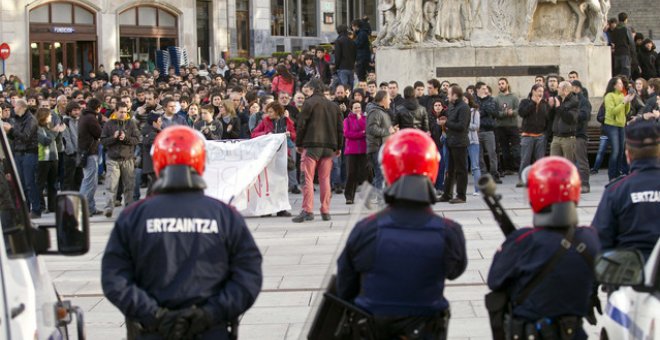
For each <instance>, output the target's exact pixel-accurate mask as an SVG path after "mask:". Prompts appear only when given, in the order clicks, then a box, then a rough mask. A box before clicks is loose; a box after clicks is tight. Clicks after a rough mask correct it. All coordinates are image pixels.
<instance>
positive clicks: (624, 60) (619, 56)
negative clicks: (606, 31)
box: [610, 13, 637, 78]
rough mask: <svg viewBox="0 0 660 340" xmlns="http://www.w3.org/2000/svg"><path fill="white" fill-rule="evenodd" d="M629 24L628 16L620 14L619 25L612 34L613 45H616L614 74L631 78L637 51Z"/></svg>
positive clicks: (613, 56) (613, 57)
mask: <svg viewBox="0 0 660 340" xmlns="http://www.w3.org/2000/svg"><path fill="white" fill-rule="evenodd" d="M627 23H628V14H626V13H619V24H618V25H617V27H616V28H615V29H614V30H613V31H612V32H611V33H610V38H611V39H612V41H611V43H612V45H614V54H613V55H612V59H613V60H612V61H613V62H614V74H616V75H621V74H622V75H625V76H626V77H628V78H630V76H631V73H632V64H633V60H634V61H636V60H637V51H636V48H635V41H634V40H633V35H632V32H631V31H630V28H628V26H627V25H626V24H627Z"/></svg>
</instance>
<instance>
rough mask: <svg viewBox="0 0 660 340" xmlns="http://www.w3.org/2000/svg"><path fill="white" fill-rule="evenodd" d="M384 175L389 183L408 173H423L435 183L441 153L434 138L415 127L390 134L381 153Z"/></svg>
mask: <svg viewBox="0 0 660 340" xmlns="http://www.w3.org/2000/svg"><path fill="white" fill-rule="evenodd" d="M380 164H381V167H382V169H383V177H384V178H385V182H387V184H388V185H392V184H393V183H394V182H396V181H397V180H399V178H401V177H403V176H406V175H422V176H426V177H428V179H429V180H430V181H431V183H435V179H436V177H437V176H438V167H439V165H440V154H439V153H438V148H437V147H436V145H435V142H433V139H431V137H429V135H427V134H426V133H424V132H422V131H419V130H415V129H403V130H401V131H399V132H397V133H396V134H394V135H392V136H390V138H389V139H388V140H387V142H385V145H383V148H382V149H381V154H380Z"/></svg>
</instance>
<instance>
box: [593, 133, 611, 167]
mask: <svg viewBox="0 0 660 340" xmlns="http://www.w3.org/2000/svg"><path fill="white" fill-rule="evenodd" d="M608 144H609V139H608V138H607V136H605V135H601V136H600V144H598V153H597V154H596V161H595V162H594V167H593V168H592V169H593V170H596V171H598V170H600V166H601V164H602V163H603V158H604V157H605V152H606V151H607V145H608Z"/></svg>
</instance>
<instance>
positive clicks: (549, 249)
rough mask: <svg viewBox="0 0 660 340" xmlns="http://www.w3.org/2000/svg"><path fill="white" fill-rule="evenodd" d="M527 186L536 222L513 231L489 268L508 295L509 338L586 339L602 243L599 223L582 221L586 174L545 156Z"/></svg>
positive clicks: (491, 281) (491, 280)
mask: <svg viewBox="0 0 660 340" xmlns="http://www.w3.org/2000/svg"><path fill="white" fill-rule="evenodd" d="M527 190H528V195H529V201H530V204H531V207H532V210H533V212H534V217H533V224H534V227H533V228H521V229H518V230H516V231H514V232H512V233H511V234H509V235H507V237H506V240H505V241H504V243H503V244H502V246H501V247H500V249H499V250H498V251H497V253H495V257H494V258H493V263H492V265H491V267H490V272H489V273H488V287H489V288H490V289H491V290H493V291H496V292H505V293H506V295H507V296H508V301H507V302H508V305H509V306H510V309H511V313H510V314H508V316H507V317H506V319H505V323H504V332H505V334H506V336H505V338H506V339H546V340H547V339H586V338H587V335H586V333H585V332H584V330H583V329H582V318H583V317H586V316H587V315H588V312H589V310H590V307H591V305H590V303H591V295H592V284H593V282H594V276H593V257H594V256H595V254H596V253H597V252H598V250H599V249H600V244H599V242H598V235H597V234H596V231H595V230H594V229H593V228H590V227H576V226H577V223H578V219H577V204H578V202H579V200H580V190H581V182H580V175H579V174H578V171H577V168H576V167H575V165H573V163H571V162H570V161H569V160H567V159H566V158H563V157H554V156H553V157H545V158H542V159H540V160H538V161H537V162H536V163H534V165H533V166H532V168H531V170H530V171H529V174H528V176H527ZM486 305H487V307H488V305H489V301H488V298H487V301H486ZM489 311H491V310H490V308H489ZM491 312H492V311H491ZM492 325H493V320H492V319H491V326H492ZM495 338H496V339H501V338H498V337H495Z"/></svg>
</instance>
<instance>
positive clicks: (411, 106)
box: [395, 99, 429, 132]
mask: <svg viewBox="0 0 660 340" xmlns="http://www.w3.org/2000/svg"><path fill="white" fill-rule="evenodd" d="M395 124H398V125H399V129H406V128H413V129H418V130H422V131H425V132H428V131H429V117H428V115H427V114H426V109H425V108H424V107H423V106H421V105H419V104H418V103H417V100H415V99H412V100H405V101H404V103H403V105H399V106H397V108H396V123H395Z"/></svg>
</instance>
